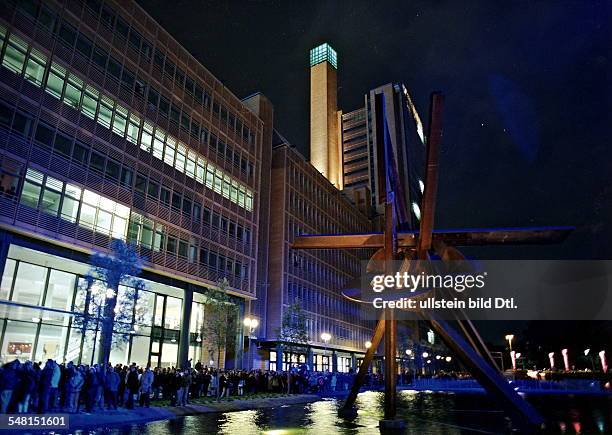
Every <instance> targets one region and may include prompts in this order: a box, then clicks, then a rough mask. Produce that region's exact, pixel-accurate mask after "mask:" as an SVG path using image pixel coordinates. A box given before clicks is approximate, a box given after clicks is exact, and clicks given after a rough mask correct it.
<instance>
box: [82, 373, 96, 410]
mask: <svg viewBox="0 0 612 435" xmlns="http://www.w3.org/2000/svg"><path fill="white" fill-rule="evenodd" d="M99 386H100V378H99V376H98V373H97V371H96V368H95V367H90V368H89V370H88V371H87V374H86V376H85V386H84V389H85V392H86V394H87V396H86V399H85V410H86V411H87V412H93V409H94V406H95V404H96V399H97V396H98V387H99Z"/></svg>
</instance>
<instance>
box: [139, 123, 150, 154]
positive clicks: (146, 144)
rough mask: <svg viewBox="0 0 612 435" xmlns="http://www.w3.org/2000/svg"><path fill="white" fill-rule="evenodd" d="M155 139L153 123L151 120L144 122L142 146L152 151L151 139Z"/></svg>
mask: <svg viewBox="0 0 612 435" xmlns="http://www.w3.org/2000/svg"><path fill="white" fill-rule="evenodd" d="M152 140H153V125H151V124H150V123H149V122H146V121H145V123H144V126H143V128H142V137H141V138H140V148H141V149H143V150H145V151H149V152H151V141H152Z"/></svg>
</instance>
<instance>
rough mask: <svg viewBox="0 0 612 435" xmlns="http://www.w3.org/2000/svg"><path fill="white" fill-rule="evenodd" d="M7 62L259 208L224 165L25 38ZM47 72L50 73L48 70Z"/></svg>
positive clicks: (12, 43) (10, 49)
mask: <svg viewBox="0 0 612 435" xmlns="http://www.w3.org/2000/svg"><path fill="white" fill-rule="evenodd" d="M5 32H6V30H5V29H4V28H1V27H0V43H2V42H4V39H5V38H4V36H5ZM1 62H2V66H4V67H5V68H7V69H9V70H11V71H13V72H15V73H17V74H23V75H24V77H25V78H26V79H27V80H28V81H30V82H32V83H33V84H35V85H37V86H43V80H44V78H45V76H46V86H45V91H46V92H48V93H49V94H51V95H53V96H54V97H56V98H58V99H60V100H61V101H62V102H64V103H65V104H67V105H69V106H71V107H73V108H75V109H77V110H80V112H81V113H82V114H83V115H85V116H86V117H88V118H90V119H92V120H95V121H96V122H98V123H99V124H100V125H102V126H104V127H106V128H108V129H111V131H112V132H113V133H115V134H117V135H119V136H121V137H123V138H125V139H127V140H128V141H130V142H132V143H134V144H136V145H139V146H140V148H141V149H143V150H145V151H147V152H150V153H152V154H153V156H154V157H156V158H158V159H160V160H161V161H163V162H165V163H167V164H169V165H171V166H173V167H174V168H175V169H177V170H179V171H181V172H183V173H185V174H186V175H187V176H189V177H190V178H193V179H195V180H196V181H198V182H200V183H201V184H202V185H205V186H206V187H208V188H209V189H212V190H214V191H215V192H217V193H219V194H220V195H222V196H223V197H224V198H227V199H229V200H230V201H232V202H234V203H235V204H238V205H239V206H240V207H243V208H245V209H246V210H248V211H251V210H252V209H253V194H252V191H251V190H250V189H249V188H248V187H247V186H245V185H244V184H242V183H240V182H238V181H236V180H235V179H233V178H232V177H231V176H230V175H229V174H226V173H225V172H224V171H223V170H222V169H221V168H219V167H217V166H215V165H213V164H212V163H210V162H208V161H207V160H206V159H204V158H203V157H202V156H200V155H199V154H197V153H195V152H193V151H192V150H188V149H187V146H186V145H185V144H184V143H182V142H180V141H177V140H176V139H175V138H174V137H172V136H171V135H169V134H167V133H166V132H165V131H164V130H162V129H161V128H159V127H157V128H156V126H154V125H153V124H152V123H150V122H148V121H146V120H141V118H140V117H139V116H138V115H136V114H135V113H133V112H132V113H129V111H128V109H127V108H125V107H123V106H121V105H120V104H118V103H116V101H115V100H114V99H112V98H110V97H108V96H106V95H104V94H102V93H100V92H99V91H98V90H97V89H96V88H94V87H93V86H91V85H86V86H85V85H84V83H83V81H82V80H80V79H79V78H78V77H76V76H75V75H74V74H72V73H67V71H66V70H65V69H64V68H63V67H62V66H60V65H59V64H57V63H55V62H49V64H47V58H46V57H45V56H44V55H43V54H42V53H40V52H37V51H36V50H35V49H32V50H29V51H28V45H27V44H26V43H25V42H24V41H23V40H22V39H21V38H19V37H17V36H15V35H11V36H10V38H8V39H7V44H6V48H5V50H4V51H3V57H2V59H1ZM45 72H46V73H45Z"/></svg>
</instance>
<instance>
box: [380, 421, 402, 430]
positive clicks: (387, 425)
mask: <svg viewBox="0 0 612 435" xmlns="http://www.w3.org/2000/svg"><path fill="white" fill-rule="evenodd" d="M378 427H379V429H380V431H381V432H387V431H389V432H396V431H402V430H404V429H406V422H405V421H404V420H402V419H399V418H394V419H392V420H380V422H379V423H378Z"/></svg>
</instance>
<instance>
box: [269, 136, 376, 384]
mask: <svg viewBox="0 0 612 435" xmlns="http://www.w3.org/2000/svg"><path fill="white" fill-rule="evenodd" d="M273 144H274V145H273V146H274V148H273V155H272V176H271V186H272V187H271V201H270V202H271V203H272V204H274V207H272V208H271V210H270V260H269V280H270V285H269V288H268V294H267V295H268V299H267V305H268V312H267V316H266V319H267V326H266V330H267V331H268V334H267V339H266V341H265V342H264V343H263V347H264V348H265V349H268V350H270V352H269V361H270V368H272V369H281V365H280V362H281V360H282V362H283V365H282V368H283V369H286V368H287V367H288V366H289V365H290V364H296V363H307V364H308V365H309V366H311V367H314V368H315V369H316V370H324V371H327V370H331V369H332V368H336V369H337V370H339V371H341V372H347V371H348V370H349V369H350V368H356V364H357V361H358V360H359V359H360V358H362V357H363V354H364V352H365V350H366V349H365V342H366V341H367V340H369V339H370V338H371V331H372V325H371V324H369V322H366V321H364V320H362V319H361V318H360V308H359V305H358V304H357V303H355V302H352V301H349V300H348V299H346V298H344V297H343V296H342V290H343V289H344V288H345V286H346V285H347V283H349V282H351V281H352V280H353V279H354V278H355V277H357V276H358V275H359V274H360V261H361V260H363V259H365V257H364V254H365V253H364V252H362V251H360V250H345V251H339V250H314V251H295V250H292V249H291V243H292V242H293V240H294V238H295V237H297V236H298V235H301V234H321V233H363V232H368V231H370V220H369V219H368V217H367V216H366V215H365V214H363V213H361V212H360V211H359V210H358V209H357V207H355V205H354V204H352V203H351V201H350V200H349V199H347V198H346V197H345V195H344V194H343V193H342V192H341V191H340V190H338V189H337V188H336V187H335V186H334V185H333V184H332V183H330V181H329V180H328V179H327V178H325V177H324V176H322V175H321V174H320V173H319V172H318V171H317V170H316V168H315V167H314V166H313V165H311V164H310V163H308V162H307V161H306V159H305V158H304V157H303V156H302V155H301V154H300V153H299V152H298V151H297V150H296V148H294V147H293V146H291V145H290V144H289V143H288V142H287V141H286V140H285V139H284V138H283V137H282V136H281V135H280V134H279V133H278V132H276V131H275V137H274V139H273ZM295 302H298V303H299V304H300V306H301V307H302V309H303V310H304V311H305V313H306V317H307V320H306V325H307V333H308V337H309V343H308V346H305V347H301V348H298V349H296V348H295V347H293V348H291V349H289V350H287V349H285V350H284V351H283V347H282V345H283V343H281V342H280V341H279V340H278V338H279V328H280V327H281V322H282V318H283V315H284V313H285V311H286V310H287V308H288V306H289V305H290V304H293V303H295ZM322 334H329V336H328V338H329V339H328V340H327V341H326V340H324V339H323V337H325V336H323V337H322Z"/></svg>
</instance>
